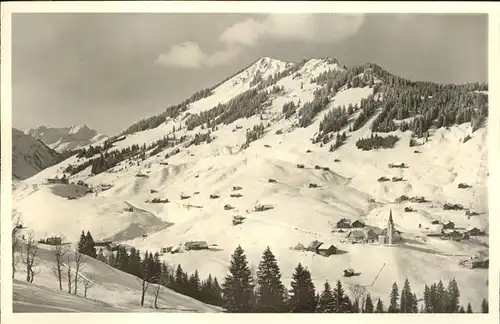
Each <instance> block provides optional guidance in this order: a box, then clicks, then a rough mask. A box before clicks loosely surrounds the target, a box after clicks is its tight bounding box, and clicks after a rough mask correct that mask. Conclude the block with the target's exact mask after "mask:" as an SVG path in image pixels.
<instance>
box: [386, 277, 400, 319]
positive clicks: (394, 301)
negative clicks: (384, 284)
mask: <svg viewBox="0 0 500 324" xmlns="http://www.w3.org/2000/svg"><path fill="white" fill-rule="evenodd" d="M398 301H399V292H398V285H397V284H396V283H393V284H392V290H391V294H390V305H389V308H388V309H387V312H388V313H397V312H398V310H399V307H398Z"/></svg>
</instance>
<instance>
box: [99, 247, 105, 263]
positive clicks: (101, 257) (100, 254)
mask: <svg viewBox="0 0 500 324" xmlns="http://www.w3.org/2000/svg"><path fill="white" fill-rule="evenodd" d="M97 260H99V261H101V262H105V263H106V262H107V260H106V257H105V256H104V251H103V250H102V248H100V249H99V252H97Z"/></svg>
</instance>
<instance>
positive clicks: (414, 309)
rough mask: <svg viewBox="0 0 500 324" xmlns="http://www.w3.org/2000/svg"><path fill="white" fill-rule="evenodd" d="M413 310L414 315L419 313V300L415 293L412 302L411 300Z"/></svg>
mask: <svg viewBox="0 0 500 324" xmlns="http://www.w3.org/2000/svg"><path fill="white" fill-rule="evenodd" d="M411 310H412V313H418V299H417V295H416V294H415V293H413V296H412V300H411Z"/></svg>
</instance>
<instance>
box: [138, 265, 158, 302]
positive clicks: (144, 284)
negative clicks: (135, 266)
mask: <svg viewBox="0 0 500 324" xmlns="http://www.w3.org/2000/svg"><path fill="white" fill-rule="evenodd" d="M148 277H149V269H148V264H147V262H144V263H143V264H141V277H140V278H137V280H138V281H139V282H140V283H141V290H142V293H141V306H144V298H145V297H146V291H147V290H148V288H149V285H150V284H151V283H150V282H149V281H148ZM150 280H154V278H150ZM158 293H159V292H158Z"/></svg>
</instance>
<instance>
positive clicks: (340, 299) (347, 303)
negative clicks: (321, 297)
mask: <svg viewBox="0 0 500 324" xmlns="http://www.w3.org/2000/svg"><path fill="white" fill-rule="evenodd" d="M333 301H334V304H335V313H350V312H351V311H352V304H351V300H350V299H349V297H348V296H347V295H346V294H345V292H344V288H342V283H341V282H340V280H338V281H337V286H336V287H335V288H334V289H333Z"/></svg>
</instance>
